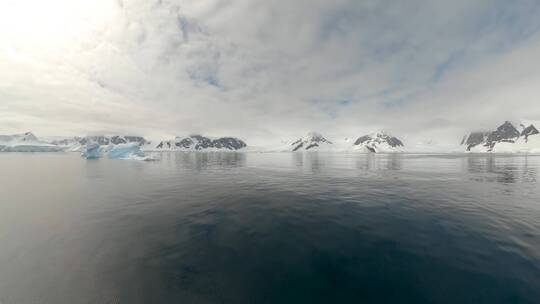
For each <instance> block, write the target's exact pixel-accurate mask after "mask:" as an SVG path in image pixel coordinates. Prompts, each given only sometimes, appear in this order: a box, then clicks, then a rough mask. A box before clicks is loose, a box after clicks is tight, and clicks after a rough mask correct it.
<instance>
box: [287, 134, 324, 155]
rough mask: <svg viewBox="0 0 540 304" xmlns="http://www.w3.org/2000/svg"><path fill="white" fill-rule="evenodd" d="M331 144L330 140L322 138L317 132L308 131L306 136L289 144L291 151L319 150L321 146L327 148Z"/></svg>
mask: <svg viewBox="0 0 540 304" xmlns="http://www.w3.org/2000/svg"><path fill="white" fill-rule="evenodd" d="M331 145H332V142H331V141H329V140H328V139H326V138H324V136H322V135H321V134H320V133H318V132H309V133H308V134H307V135H306V136H304V137H301V138H299V139H297V140H295V141H294V142H293V143H292V144H291V150H292V151H308V150H319V149H321V148H328V147H330V146H331Z"/></svg>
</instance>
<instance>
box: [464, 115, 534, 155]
mask: <svg viewBox="0 0 540 304" xmlns="http://www.w3.org/2000/svg"><path fill="white" fill-rule="evenodd" d="M538 133H539V132H538V130H537V129H536V127H534V126H533V125H530V126H528V127H527V128H524V129H523V131H521V133H520V132H519V131H518V130H517V129H516V128H515V127H514V125H512V123H511V122H509V121H505V122H504V123H503V124H502V125H500V126H499V127H498V128H497V130H495V131H492V132H472V133H471V134H469V135H468V136H465V137H464V138H463V140H462V142H461V144H462V145H465V146H466V149H467V151H471V149H473V148H474V149H475V150H481V151H485V152H492V151H493V149H494V147H495V146H496V145H497V144H501V143H508V144H514V143H516V142H517V141H518V140H520V139H523V140H524V141H525V142H526V141H527V139H528V137H529V136H531V135H536V134H538Z"/></svg>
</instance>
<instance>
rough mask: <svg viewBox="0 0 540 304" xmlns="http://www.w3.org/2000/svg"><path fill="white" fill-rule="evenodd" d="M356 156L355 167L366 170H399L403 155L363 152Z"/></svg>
mask: <svg viewBox="0 0 540 304" xmlns="http://www.w3.org/2000/svg"><path fill="white" fill-rule="evenodd" d="M363 156H364V157H363V158H358V160H357V162H356V167H357V168H358V169H361V170H368V171H384V170H392V171H399V170H401V169H402V162H403V159H402V158H403V156H402V155H399V154H395V153H394V154H372V153H369V154H364V155H363Z"/></svg>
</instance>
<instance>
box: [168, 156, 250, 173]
mask: <svg viewBox="0 0 540 304" xmlns="http://www.w3.org/2000/svg"><path fill="white" fill-rule="evenodd" d="M160 155H161V160H162V161H165V162H173V163H178V164H179V165H180V167H183V168H189V169H193V170H196V171H202V170H207V169H219V170H223V169H230V168H238V167H244V166H245V165H246V154H245V153H236V152H185V153H184V152H182V153H162V154H160Z"/></svg>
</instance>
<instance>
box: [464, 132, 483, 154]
mask: <svg viewBox="0 0 540 304" xmlns="http://www.w3.org/2000/svg"><path fill="white" fill-rule="evenodd" d="M488 136H489V132H472V133H471V134H469V135H468V136H465V137H463V140H462V141H461V144H462V145H466V146H467V150H470V148H472V147H474V146H476V145H479V144H481V143H484V142H485V141H486V140H487V138H488Z"/></svg>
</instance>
